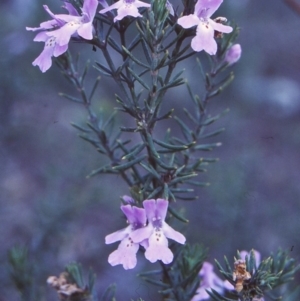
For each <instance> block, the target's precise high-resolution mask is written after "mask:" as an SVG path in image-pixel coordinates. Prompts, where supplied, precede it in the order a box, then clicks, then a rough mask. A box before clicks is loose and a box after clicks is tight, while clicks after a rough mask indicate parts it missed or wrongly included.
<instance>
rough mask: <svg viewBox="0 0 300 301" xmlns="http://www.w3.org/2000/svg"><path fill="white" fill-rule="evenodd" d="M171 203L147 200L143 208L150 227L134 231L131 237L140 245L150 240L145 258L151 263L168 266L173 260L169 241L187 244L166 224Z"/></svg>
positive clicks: (181, 236)
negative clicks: (159, 261) (157, 262)
mask: <svg viewBox="0 0 300 301" xmlns="http://www.w3.org/2000/svg"><path fill="white" fill-rule="evenodd" d="M168 205H169V202H168V201H166V200H164V199H157V200H154V199H151V200H145V201H144V202H143V206H144V208H145V211H146V215H147V219H148V225H147V226H146V227H144V228H141V229H138V230H136V231H134V232H133V233H132V235H131V238H132V240H133V241H134V242H135V243H139V242H142V241H144V240H145V239H148V244H149V245H148V246H145V247H146V252H145V257H146V258H147V259H148V260H149V261H150V262H156V261H157V260H161V261H162V262H163V263H165V264H168V263H170V262H172V260H173V253H172V252H171V250H170V249H169V248H168V239H167V238H170V239H173V240H175V241H177V242H179V243H180V244H184V243H185V237H184V236H183V235H182V234H181V233H179V232H177V231H175V230H174V229H173V228H172V227H170V226H169V225H168V224H167V223H166V222H165V218H166V215H167V210H168Z"/></svg>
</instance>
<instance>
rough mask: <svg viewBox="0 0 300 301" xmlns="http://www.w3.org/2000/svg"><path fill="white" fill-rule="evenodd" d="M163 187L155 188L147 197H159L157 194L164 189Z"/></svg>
mask: <svg viewBox="0 0 300 301" xmlns="http://www.w3.org/2000/svg"><path fill="white" fill-rule="evenodd" d="M162 189H163V188H162V187H157V188H156V189H154V190H153V191H152V192H151V193H150V194H149V195H148V196H147V199H151V198H154V197H156V198H157V195H158V193H160V192H161V191H162Z"/></svg>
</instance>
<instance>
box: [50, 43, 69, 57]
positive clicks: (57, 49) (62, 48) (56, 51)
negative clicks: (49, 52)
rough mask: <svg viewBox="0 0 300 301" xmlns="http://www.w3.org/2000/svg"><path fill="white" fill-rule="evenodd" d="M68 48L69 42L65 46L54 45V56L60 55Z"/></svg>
mask: <svg viewBox="0 0 300 301" xmlns="http://www.w3.org/2000/svg"><path fill="white" fill-rule="evenodd" d="M67 50H68V44H66V45H64V46H59V45H56V46H55V47H54V51H53V56H55V57H58V56H60V55H61V54H63V53H65V52H66V51H67Z"/></svg>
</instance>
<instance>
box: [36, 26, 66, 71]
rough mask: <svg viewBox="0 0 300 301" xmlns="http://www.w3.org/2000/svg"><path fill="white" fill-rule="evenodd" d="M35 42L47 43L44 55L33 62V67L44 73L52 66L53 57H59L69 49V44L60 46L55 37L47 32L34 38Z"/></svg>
mask: <svg viewBox="0 0 300 301" xmlns="http://www.w3.org/2000/svg"><path fill="white" fill-rule="evenodd" d="M34 41H35V42H45V47H44V50H43V51H42V53H41V54H40V55H39V56H38V57H37V58H36V59H35V60H34V61H33V62H32V65H33V66H39V68H40V70H41V71H42V72H46V71H47V70H48V69H49V68H50V67H51V65H52V59H51V58H52V56H55V57H58V56H60V55H61V54H63V53H64V52H66V51H67V49H68V44H67V45H63V46H59V45H58V44H57V43H56V38H55V37H49V36H48V35H47V34H46V32H45V31H42V32H40V33H38V34H37V35H36V37H35V38H34Z"/></svg>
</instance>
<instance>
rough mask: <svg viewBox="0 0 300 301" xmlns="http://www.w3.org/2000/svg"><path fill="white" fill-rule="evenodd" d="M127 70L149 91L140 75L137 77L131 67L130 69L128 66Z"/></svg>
mask: <svg viewBox="0 0 300 301" xmlns="http://www.w3.org/2000/svg"><path fill="white" fill-rule="evenodd" d="M128 70H129V72H130V73H131V75H132V76H133V77H134V78H135V79H136V80H137V81H138V82H139V83H140V84H141V85H142V86H143V87H144V88H145V89H146V90H148V91H150V88H149V86H148V85H147V84H146V83H145V81H144V80H142V78H141V77H139V76H138V75H137V74H136V73H135V72H134V71H133V70H132V69H130V68H129V67H128Z"/></svg>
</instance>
